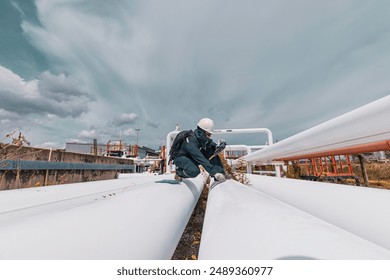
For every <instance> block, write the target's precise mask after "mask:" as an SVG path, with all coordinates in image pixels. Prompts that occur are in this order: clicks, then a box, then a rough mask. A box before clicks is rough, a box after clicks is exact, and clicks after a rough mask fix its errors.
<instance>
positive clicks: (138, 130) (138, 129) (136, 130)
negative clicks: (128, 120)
mask: <svg viewBox="0 0 390 280" xmlns="http://www.w3.org/2000/svg"><path fill="white" fill-rule="evenodd" d="M134 130H135V132H136V133H137V147H138V136H139V132H140V131H141V129H140V128H136V129H134Z"/></svg>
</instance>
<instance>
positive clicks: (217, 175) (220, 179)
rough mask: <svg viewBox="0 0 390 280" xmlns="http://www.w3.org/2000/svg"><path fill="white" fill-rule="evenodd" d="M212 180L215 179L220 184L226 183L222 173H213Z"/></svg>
mask: <svg viewBox="0 0 390 280" xmlns="http://www.w3.org/2000/svg"><path fill="white" fill-rule="evenodd" d="M214 178H215V180H217V181H220V182H225V181H226V178H225V175H223V174H222V173H215V175H214Z"/></svg>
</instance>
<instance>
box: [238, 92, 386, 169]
mask: <svg viewBox="0 0 390 280" xmlns="http://www.w3.org/2000/svg"><path fill="white" fill-rule="evenodd" d="M389 121H390V95H388V96H386V97H383V98H381V99H379V100H376V101H374V102H372V103H370V104H367V105H365V106H363V107H360V108H358V109H356V110H353V111H351V112H349V113H347V114H344V115H342V116H339V117H337V118H334V119H332V120H330V121H327V122H325V123H322V124H320V125H318V126H315V127H313V128H311V129H308V130H305V131H303V132H301V133H298V134H296V135H294V136H292V137H289V138H287V139H285V140H282V141H280V142H278V143H275V144H273V145H271V146H269V147H265V148H264V149H262V150H260V151H257V152H254V153H251V154H250V155H247V156H245V157H244V159H245V160H247V161H249V162H254V161H257V162H268V161H272V160H275V159H281V158H288V157H294V156H300V155H307V154H312V153H317V152H323V151H331V150H334V149H339V148H347V147H350V146H355V145H362V144H368V143H373V142H378V141H383V140H389V139H390V126H389Z"/></svg>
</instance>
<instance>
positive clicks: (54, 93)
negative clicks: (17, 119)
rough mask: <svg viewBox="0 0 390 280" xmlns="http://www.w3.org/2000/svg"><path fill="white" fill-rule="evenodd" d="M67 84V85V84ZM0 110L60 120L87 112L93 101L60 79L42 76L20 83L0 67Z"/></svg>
mask: <svg viewBox="0 0 390 280" xmlns="http://www.w3.org/2000/svg"><path fill="white" fill-rule="evenodd" d="M68 81H69V82H68ZM0 99H1V104H0V109H3V110H5V111H8V112H13V113H18V114H19V115H26V114H27V115H29V114H34V115H46V114H52V115H55V116H58V117H61V118H65V117H73V118H75V117H78V116H80V115H81V114H83V113H85V112H88V110H89V107H88V105H89V104H88V102H89V101H92V100H93V98H92V97H91V96H90V95H89V94H88V93H85V92H82V91H80V87H79V84H78V83H76V82H75V80H73V79H71V78H67V77H65V76H64V75H60V76H54V75H52V74H50V73H43V74H42V75H41V79H40V80H31V81H24V80H23V79H22V78H20V77H19V76H18V75H16V74H14V73H13V72H11V71H10V70H8V69H6V68H4V67H1V66H0Z"/></svg>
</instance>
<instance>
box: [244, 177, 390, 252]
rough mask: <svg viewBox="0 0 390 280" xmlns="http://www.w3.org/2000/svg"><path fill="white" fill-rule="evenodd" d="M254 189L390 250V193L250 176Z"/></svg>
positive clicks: (371, 189)
mask: <svg viewBox="0 0 390 280" xmlns="http://www.w3.org/2000/svg"><path fill="white" fill-rule="evenodd" d="M248 179H249V180H250V181H251V183H252V185H253V187H254V188H255V189H257V190H259V191H261V192H263V193H265V194H267V195H270V196H272V197H274V198H277V199H279V200H280V201H283V202H285V203H287V204H289V205H292V206H294V207H296V208H298V209H300V210H302V211H305V212H308V213H310V214H312V215H314V216H316V217H319V218H321V219H322V220H324V221H327V222H329V223H331V224H333V225H336V226H337V227H339V228H342V229H344V230H346V231H349V232H353V233H354V234H356V235H358V236H360V237H362V238H364V239H367V240H369V241H371V242H373V243H375V244H377V245H380V246H382V247H384V248H387V249H388V250H390V223H389V222H388V217H390V203H389V201H390V191H388V190H383V189H374V188H366V187H352V186H347V185H341V184H330V183H322V182H312V181H303V180H296V179H286V178H275V177H268V176H255V175H248Z"/></svg>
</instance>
